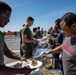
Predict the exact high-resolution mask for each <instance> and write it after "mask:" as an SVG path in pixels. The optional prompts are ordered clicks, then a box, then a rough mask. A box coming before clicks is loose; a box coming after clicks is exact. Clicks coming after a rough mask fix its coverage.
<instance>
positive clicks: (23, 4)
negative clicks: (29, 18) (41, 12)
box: [12, 0, 34, 8]
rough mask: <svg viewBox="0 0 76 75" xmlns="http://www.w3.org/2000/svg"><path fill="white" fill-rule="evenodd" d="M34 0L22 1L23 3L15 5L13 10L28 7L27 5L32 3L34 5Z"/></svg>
mask: <svg viewBox="0 0 76 75" xmlns="http://www.w3.org/2000/svg"><path fill="white" fill-rule="evenodd" d="M33 1H34V0H25V1H24V0H23V1H22V3H16V4H14V5H13V6H12V7H13V8H16V7H22V6H25V5H27V4H30V3H32V2H33Z"/></svg>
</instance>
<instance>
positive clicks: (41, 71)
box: [29, 69, 63, 75]
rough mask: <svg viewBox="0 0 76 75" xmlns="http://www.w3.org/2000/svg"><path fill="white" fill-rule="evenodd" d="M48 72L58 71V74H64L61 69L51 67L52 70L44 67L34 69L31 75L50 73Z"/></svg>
mask: <svg viewBox="0 0 76 75" xmlns="http://www.w3.org/2000/svg"><path fill="white" fill-rule="evenodd" d="M48 72H51V73H56V75H63V73H62V72H61V70H59V69H51V70H47V69H44V70H39V71H34V72H32V73H31V74H29V75H42V73H48Z"/></svg>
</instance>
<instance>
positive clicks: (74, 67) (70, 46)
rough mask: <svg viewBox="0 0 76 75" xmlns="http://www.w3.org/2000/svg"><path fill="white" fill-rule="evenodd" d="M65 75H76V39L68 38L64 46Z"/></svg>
mask: <svg viewBox="0 0 76 75" xmlns="http://www.w3.org/2000/svg"><path fill="white" fill-rule="evenodd" d="M62 48H63V54H62V60H63V69H64V75H76V37H74V38H71V37H68V38H66V39H65V40H64V42H63V44H62Z"/></svg>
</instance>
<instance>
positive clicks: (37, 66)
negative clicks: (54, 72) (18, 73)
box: [22, 61, 42, 68]
mask: <svg viewBox="0 0 76 75" xmlns="http://www.w3.org/2000/svg"><path fill="white" fill-rule="evenodd" d="M31 63H32V61H30V62H25V61H23V64H22V67H24V66H29V67H30V68H39V67H40V66H41V65H42V62H41V61H37V65H36V66H33V65H32V64H31Z"/></svg>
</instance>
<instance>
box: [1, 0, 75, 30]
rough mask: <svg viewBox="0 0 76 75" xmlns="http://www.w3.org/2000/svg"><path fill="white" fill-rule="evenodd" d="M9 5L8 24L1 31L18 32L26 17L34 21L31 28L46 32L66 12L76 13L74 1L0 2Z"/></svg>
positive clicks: (25, 0) (28, 0)
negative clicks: (9, 15)
mask: <svg viewBox="0 0 76 75" xmlns="http://www.w3.org/2000/svg"><path fill="white" fill-rule="evenodd" d="M0 1H4V2H6V3H7V4H9V5H10V6H11V8H12V14H11V18H10V23H9V24H8V25H7V26H5V27H4V28H0V30H2V31H8V30H11V31H19V30H20V29H21V28H22V25H23V24H25V23H26V19H27V17H28V16H32V17H33V18H34V19H35V21H34V24H33V25H32V27H31V30H32V28H34V27H38V26H40V27H41V28H44V30H48V29H49V28H50V27H54V25H55V20H56V19H58V18H61V17H62V16H63V15H64V14H65V13H67V12H74V13H76V0H0Z"/></svg>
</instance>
